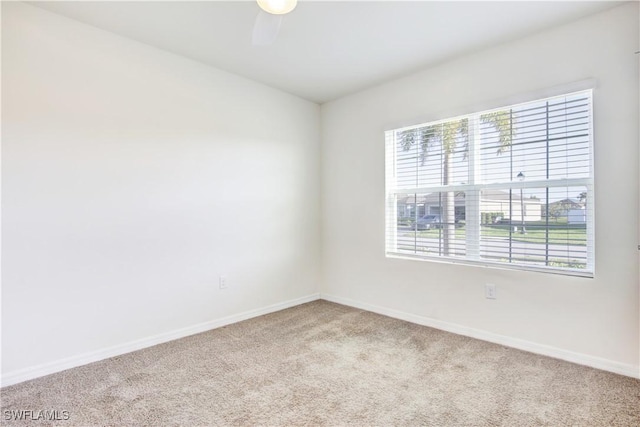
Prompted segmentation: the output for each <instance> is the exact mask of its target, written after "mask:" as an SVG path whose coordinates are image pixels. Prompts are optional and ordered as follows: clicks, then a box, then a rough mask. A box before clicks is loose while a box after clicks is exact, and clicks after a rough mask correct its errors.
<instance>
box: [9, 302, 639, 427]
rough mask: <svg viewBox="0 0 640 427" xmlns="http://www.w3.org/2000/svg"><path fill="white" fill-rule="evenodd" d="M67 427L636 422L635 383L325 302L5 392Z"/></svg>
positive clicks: (20, 406) (16, 403) (12, 404)
mask: <svg viewBox="0 0 640 427" xmlns="http://www.w3.org/2000/svg"><path fill="white" fill-rule="evenodd" d="M1 393H2V404H1V406H2V413H1V415H2V423H3V424H4V425H19V426H26V425H44V424H48V423H45V422H26V421H15V422H14V421H7V420H6V415H7V412H5V411H11V410H33V411H40V410H49V411H52V410H56V411H58V413H59V415H61V414H64V413H63V412H62V411H68V416H69V420H67V421H64V420H63V421H58V422H57V423H56V424H58V425H66V426H71V425H73V426H77V425H114V426H122V425H136V426H139V425H159V426H160V425H162V426H167V425H185V426H190V425H242V426H245V425H246V426H254V425H268V426H290V425H308V426H315V425H332V426H337V425H358V426H388V425H400V426H411V425H430V426H498V425H503V426H527V425H551V426H563V425H575V426H613V425H618V426H639V425H640V380H635V379H632V378H627V377H623V376H620V375H615V374H611V373H607V372H603V371H599V370H595V369H591V368H586V367H583V366H579V365H574V364H571V363H567V362H562V361H558V360H554V359H550V358H548V357H543V356H537V355H534V354H531V353H526V352H523V351H519V350H514V349H510V348H505V347H502V346H500V345H495V344H490V343H486V342H483V341H479V340H474V339H471V338H465V337H462V336H458V335H454V334H450V333H446V332H441V331H438V330H436V329H431V328H427V327H423V326H418V325H414V324H411V323H407V322H403V321H399V320H395V319H391V318H388V317H384V316H380V315H377V314H373V313H369V312H365V311H361V310H357V309H353V308H349V307H344V306H341V305H337V304H332V303H329V302H325V301H317V302H313V303H309V304H305V305H301V306H299V307H295V308H292V309H288V310H284V311H281V312H278V313H274V314H270V315H267V316H262V317H260V318H256V319H252V320H248V321H245V322H241V323H238V324H235V325H231V326H227V327H224V328H220V329H217V330H214V331H210V332H206V333H202V334H199V335H195V336H192V337H188V338H184V339H181V340H177V341H173V342H170V343H167V344H162V345H158V346H155V347H152V348H148V349H145V350H141V351H137V352H134V353H130V354H127V355H124V356H120V357H115V358H112V359H109V360H105V361H102V362H97V363H93V364H91V365H87V366H83V367H79V368H75V369H71V370H68V371H65V372H61V373H58V374H54V375H50V376H47V377H44V378H40V379H36V380H33V381H29V382H25V383H22V384H17V385H15V386H10V387H6V388H4V389H2V390H1Z"/></svg>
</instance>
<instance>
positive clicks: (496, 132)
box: [385, 90, 594, 276]
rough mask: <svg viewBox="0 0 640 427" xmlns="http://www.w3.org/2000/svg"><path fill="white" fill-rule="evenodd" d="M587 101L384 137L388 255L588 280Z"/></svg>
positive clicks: (583, 96)
mask: <svg viewBox="0 0 640 427" xmlns="http://www.w3.org/2000/svg"><path fill="white" fill-rule="evenodd" d="M591 99H592V94H591V91H590V90H589V91H582V92H576V93H570V94H566V95H563V96H558V97H553V98H547V99H541V100H537V101H533V102H528V103H524V104H518V105H512V106H507V107H503V108H498V109H495V110H490V111H482V112H478V113H475V114H470V115H467V116H462V117H456V118H451V119H446V120H441V121H437V122H431V123H425V124H421V125H416V126H410V127H406V128H401V129H395V130H390V131H387V132H386V134H385V139H386V253H387V256H401V257H416V258H422V259H439V260H447V261H453V262H463V263H472V264H481V265H493V266H500V267H507V268H518V269H533V270H542V271H548V272H558V273H565V274H574V275H583V276H592V275H593V271H594V248H593V246H594V232H593V204H594V203H593V200H594V199H593V141H592V135H593V134H592V120H591V117H592V107H591Z"/></svg>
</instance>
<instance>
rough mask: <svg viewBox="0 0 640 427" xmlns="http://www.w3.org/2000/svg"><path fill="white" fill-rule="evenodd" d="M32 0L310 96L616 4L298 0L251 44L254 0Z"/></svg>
mask: <svg viewBox="0 0 640 427" xmlns="http://www.w3.org/2000/svg"><path fill="white" fill-rule="evenodd" d="M30 3H31V4H34V5H36V6H39V7H41V8H44V9H48V10H50V11H53V12H56V13H59V14H61V15H65V16H68V17H70V18H74V19H77V20H79V21H82V22H85V23H88V24H91V25H94V26H96V27H99V28H102V29H105V30H108V31H111V32H113V33H116V34H120V35H122V36H126V37H129V38H131V39H134V40H137V41H140V42H143V43H147V44H149V45H152V46H155V47H158V48H161V49H165V50H168V51H170V52H173V53H176V54H179V55H183V56H186V57H188V58H192V59H195V60H198V61H201V62H203V63H205V64H209V65H212V66H214V67H217V68H220V69H223V70H226V71H230V72H232V73H235V74H239V75H241V76H245V77H248V78H250V79H253V80H256V81H259V82H262V83H265V84H267V85H270V86H273V87H276V88H279V89H282V90H284V91H286V92H290V93H292V94H295V95H298V96H300V97H302V98H306V99H309V100H311V101H315V102H318V103H323V102H326V101H330V100H333V99H336V98H339V97H341V96H344V95H347V94H349V93H353V92H356V91H358V90H361V89H364V88H366V87H370V86H373V85H376V84H379V83H382V82H384V81H387V80H390V79H392V78H395V77H398V76H402V75H406V74H409V73H411V72H414V71H417V70H419V69H421V68H424V67H427V66H429V65H433V64H436V63H438V62H442V61H445V60H448V59H451V58H453V57H456V56H459V55H463V54H466V53H469V52H472V51H475V50H478V49H481V48H484V47H488V46H491V45H495V44H499V43H502V42H505V41H508V40H512V39H514V38H518V37H522V36H524V35H527V34H531V33H534V32H537V31H540V30H542V29H544V28H548V27H551V26H554V25H558V24H562V23H564V22H569V21H571V20H575V19H578V18H580V17H582V16H586V15H588V14H592V13H596V12H598V11H602V10H604V9H608V8H611V7H614V6H616V5H618V4H620V2H611V1H602V2H595V1H586V2H582V1H566V2H563V1H553V2H540V1H533V2H524V1H511V2H483V1H474V2H433V1H410V2H401V1H377V2H366V1H342V2H329V1H300V2H299V4H298V7H297V8H296V9H295V10H294V11H293V12H292V13H291V14H289V15H286V16H285V18H284V21H283V23H282V27H281V31H280V34H279V36H278V38H277V40H276V42H275V43H274V44H273V45H270V46H260V47H254V46H252V44H251V35H252V29H253V24H254V21H255V18H256V16H257V14H258V13H259V9H258V6H257V4H256V3H255V2H253V1H202V2H190V1H171V2H166V1H165V2H89V1H82V2H63V1H53V2H30Z"/></svg>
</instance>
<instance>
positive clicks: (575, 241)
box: [404, 224, 587, 246]
mask: <svg viewBox="0 0 640 427" xmlns="http://www.w3.org/2000/svg"><path fill="white" fill-rule="evenodd" d="M549 225H550V227H549V244H558V245H577V246H586V244H587V231H586V229H585V227H584V226H582V227H572V226H568V225H560V224H557V225H556V224H549ZM526 229H527V234H520V231H519V230H520V227H519V226H518V231H515V232H512V233H511V239H512V240H513V241H516V242H531V243H545V242H546V240H547V236H546V231H545V229H544V228H543V227H542V226H541V225H527V226H526ZM441 232H442V230H439V229H433V230H423V231H422V230H421V231H418V237H431V238H437V237H439V236H440V233H441ZM480 233H481V237H499V238H508V237H509V227H508V226H505V225H483V226H482V228H481V231H480ZM465 234H466V232H465V229H464V227H461V228H456V230H455V235H456V239H464V238H465ZM404 236H405V237H414V236H415V232H414V231H410V232H407V233H405V234H404Z"/></svg>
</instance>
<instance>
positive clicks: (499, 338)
mask: <svg viewBox="0 0 640 427" xmlns="http://www.w3.org/2000/svg"><path fill="white" fill-rule="evenodd" d="M320 298H321V299H324V300H327V301H331V302H335V303H338V304H342V305H347V306H350V307H354V308H359V309H361V310H366V311H371V312H373V313H378V314H382V315H384V316H389V317H393V318H395V319H400V320H405V321H407V322H411V323H416V324H418V325H423V326H429V327H432V328H435V329H440V330H443V331H447V332H452V333H454V334H458V335H464V336H467V337H471V338H477V339H480V340H483V341H489V342H492V343H495V344H501V345H504V346H507V347H513V348H517V349H519V350H524V351H528V352H531V353H536V354H541V355H543V356H549V357H553V358H555V359H561V360H565V361H567V362H572V363H577V364H579V365H585V366H589V367H592V368H596V369H601V370H603V371H609V372H613V373H616V374H620V375H625V376H628V377H632V378H640V366H635V365H631V364H626V363H620V362H615V361H613V360H608V359H603V358H600V357H595V356H589V355H587V354H581V353H575V352H573V351H568V350H563V349H561V348H557V347H552V346H548V345H544V344H538V343H535V342H531V341H526V340H521V339H518V338H512V337H507V336H504V335H499V334H494V333H492V332H487V331H483V330H480V329H473V328H468V327H466V326H461V325H457V324H454V323H449V322H444V321H442V320H437V319H431V318H428V317H423V316H418V315H415V314H411V313H406V312H403V311H399V310H394V309H390V308H385V307H380V306H376V305H372V304H367V303H363V302H359V301H355V300H351V299H349V298H342V297H338V296H335V295H328V294H321V295H320Z"/></svg>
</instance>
